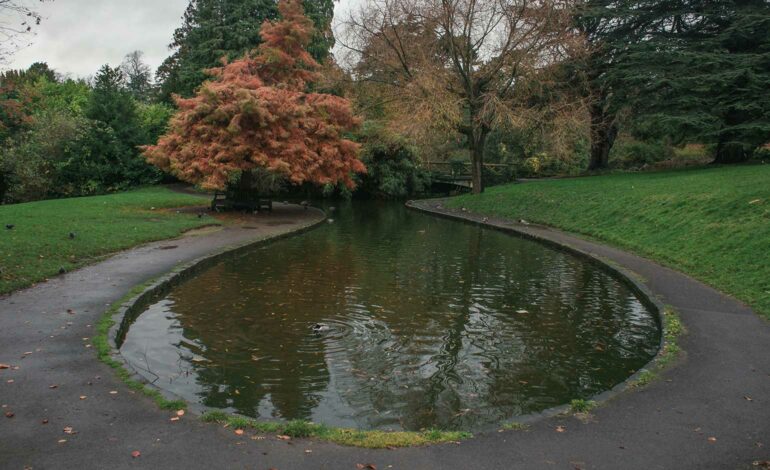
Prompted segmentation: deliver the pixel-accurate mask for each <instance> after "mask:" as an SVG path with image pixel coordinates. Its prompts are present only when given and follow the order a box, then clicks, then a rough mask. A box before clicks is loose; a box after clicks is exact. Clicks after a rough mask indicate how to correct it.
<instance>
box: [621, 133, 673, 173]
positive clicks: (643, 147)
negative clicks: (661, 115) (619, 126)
mask: <svg viewBox="0 0 770 470" xmlns="http://www.w3.org/2000/svg"><path fill="white" fill-rule="evenodd" d="M674 156H675V153H674V149H673V148H672V147H671V146H670V145H666V144H664V143H661V142H641V141H637V140H632V139H619V140H618V141H617V142H616V143H615V145H614V146H613V148H612V152H611V153H610V165H611V166H612V167H615V168H623V169H636V168H644V167H647V166H650V165H653V164H655V163H658V162H661V161H664V160H670V159H672V158H674Z"/></svg>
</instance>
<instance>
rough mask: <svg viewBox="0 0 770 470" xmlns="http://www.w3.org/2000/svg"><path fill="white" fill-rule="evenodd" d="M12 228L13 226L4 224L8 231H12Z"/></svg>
mask: <svg viewBox="0 0 770 470" xmlns="http://www.w3.org/2000/svg"><path fill="white" fill-rule="evenodd" d="M14 227H15V225H13V224H5V228H7V229H8V230H13V228H14Z"/></svg>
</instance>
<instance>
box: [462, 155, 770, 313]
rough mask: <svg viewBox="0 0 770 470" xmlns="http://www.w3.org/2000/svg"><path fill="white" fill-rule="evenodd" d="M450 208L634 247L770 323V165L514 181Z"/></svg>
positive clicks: (629, 247)
mask: <svg viewBox="0 0 770 470" xmlns="http://www.w3.org/2000/svg"><path fill="white" fill-rule="evenodd" d="M448 205H449V206H451V207H455V208H460V207H465V208H467V209H468V210H470V211H474V212H478V213H483V214H487V215H494V216H502V217H507V218H511V219H515V220H519V219H524V220H527V221H530V222H535V223H541V224H546V225H550V226H553V227H558V228H560V229H563V230H567V231H570V232H575V233H579V234H583V235H588V236H589V237H592V238H595V239H597V240H600V241H603V242H607V243H608V244H611V245H615V246H618V247H621V248H625V249H628V250H630V251H633V252H636V253H638V254H641V255H643V256H646V257H649V258H652V259H655V260H658V261H660V262H662V263H663V264H666V265H669V266H671V267H673V268H675V269H677V270H680V271H682V272H685V273H687V274H689V275H691V276H693V277H695V278H697V279H700V280H702V281H704V282H706V283H708V284H710V285H712V286H714V287H715V288H717V289H719V290H721V291H723V292H727V293H729V294H732V295H734V296H735V297H737V298H739V299H741V300H743V301H745V302H746V303H748V304H749V305H751V306H752V307H753V308H754V309H755V310H756V311H757V312H758V313H760V314H761V315H763V316H765V317H766V318H768V319H770V165H753V166H739V167H721V168H707V169H698V170H681V171H668V172H657V173H634V174H613V175H606V176H596V177H586V178H576V179H565V180H548V181H539V182H531V183H526V184H511V185H506V186H498V187H494V188H490V189H488V190H487V191H486V192H485V193H484V194H482V195H480V196H472V195H464V196H460V197H457V198H454V199H452V200H451V201H450V202H449V203H448Z"/></svg>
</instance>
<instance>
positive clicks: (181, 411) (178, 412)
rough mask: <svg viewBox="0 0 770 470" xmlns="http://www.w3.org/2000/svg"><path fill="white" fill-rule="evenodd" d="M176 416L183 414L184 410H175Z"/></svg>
mask: <svg viewBox="0 0 770 470" xmlns="http://www.w3.org/2000/svg"><path fill="white" fill-rule="evenodd" d="M176 415H177V416H184V410H179V411H177V412H176Z"/></svg>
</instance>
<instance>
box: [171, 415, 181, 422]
mask: <svg viewBox="0 0 770 470" xmlns="http://www.w3.org/2000/svg"><path fill="white" fill-rule="evenodd" d="M171 421H179V416H174V417H173V418H171Z"/></svg>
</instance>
